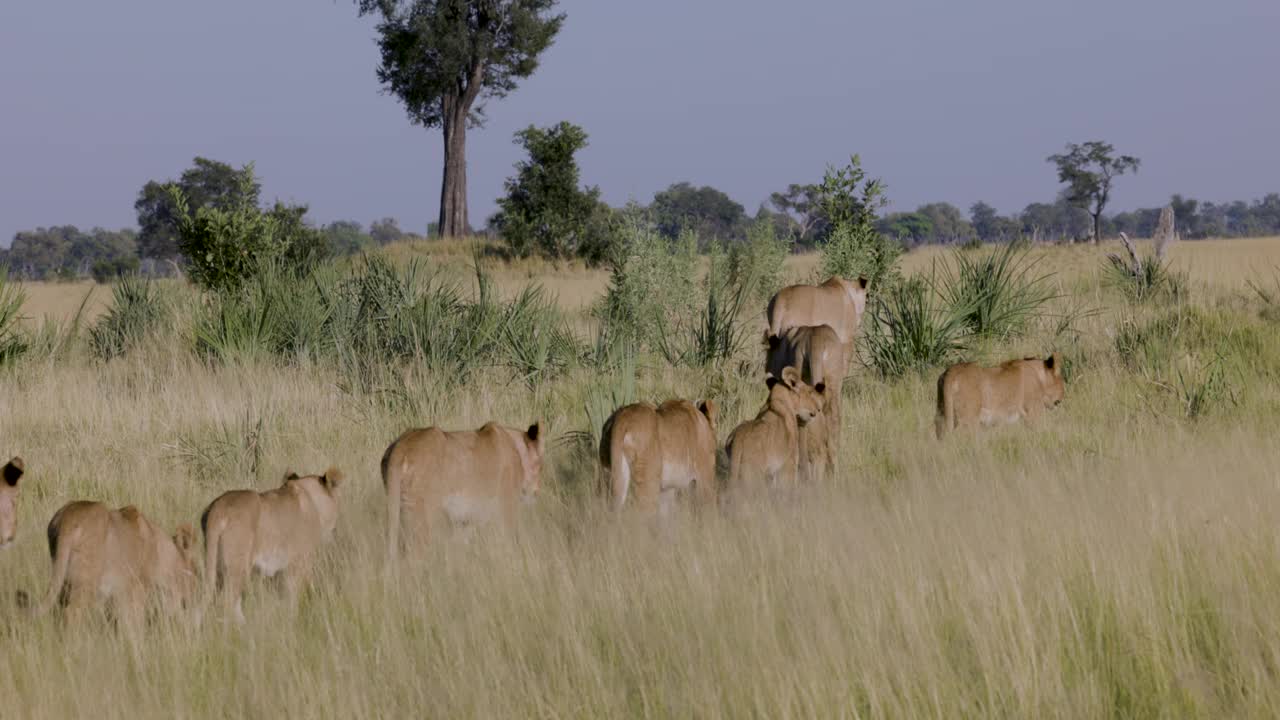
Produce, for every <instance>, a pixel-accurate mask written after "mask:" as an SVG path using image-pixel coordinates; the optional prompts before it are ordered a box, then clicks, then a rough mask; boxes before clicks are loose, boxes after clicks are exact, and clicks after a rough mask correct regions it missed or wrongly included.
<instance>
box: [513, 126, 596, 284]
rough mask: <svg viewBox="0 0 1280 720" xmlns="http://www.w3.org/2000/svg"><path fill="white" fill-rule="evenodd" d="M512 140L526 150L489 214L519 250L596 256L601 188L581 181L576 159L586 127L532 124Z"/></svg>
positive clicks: (555, 255) (558, 255)
mask: <svg viewBox="0 0 1280 720" xmlns="http://www.w3.org/2000/svg"><path fill="white" fill-rule="evenodd" d="M515 142H516V144H518V145H520V146H521V147H523V148H524V149H525V151H526V152H527V153H528V154H529V157H528V159H527V160H522V161H520V162H518V163H516V174H515V177H512V178H510V179H509V180H507V182H506V188H507V194H506V196H505V197H503V198H500V199H499V200H498V207H499V208H500V209H499V211H498V213H497V214H496V215H494V216H493V218H492V219H491V220H490V224H491V225H492V226H493V228H494V229H495V230H497V231H498V232H500V233H501V234H502V236H503V238H504V239H505V240H506V241H507V243H508V244H509V245H510V246H511V248H512V250H514V251H515V253H516V254H517V255H522V256H524V255H530V254H532V253H534V252H539V253H541V254H543V255H546V256H549V257H553V258H568V257H573V256H575V255H583V256H589V259H592V258H594V259H600V257H599V256H600V255H601V254H602V252H603V248H601V247H600V245H601V243H602V242H606V239H605V238H603V237H602V236H601V233H602V232H604V230H605V228H604V226H603V225H602V224H601V220H602V218H601V217H600V215H601V213H607V212H608V209H607V208H605V207H603V203H601V202H600V189H599V188H597V187H587V188H581V187H579V180H578V176H579V171H578V161H577V159H576V158H575V157H574V156H575V155H576V154H577V152H578V151H579V150H581V149H582V148H585V147H586V146H587V133H586V131H584V130H583V129H582V128H580V127H578V126H577V125H574V124H572V123H568V122H561V123H559V124H557V125H553V126H551V127H548V128H538V127H534V126H532V125H530V126H529V127H527V128H525V129H524V130H521V131H519V132H517V133H516V134H515Z"/></svg>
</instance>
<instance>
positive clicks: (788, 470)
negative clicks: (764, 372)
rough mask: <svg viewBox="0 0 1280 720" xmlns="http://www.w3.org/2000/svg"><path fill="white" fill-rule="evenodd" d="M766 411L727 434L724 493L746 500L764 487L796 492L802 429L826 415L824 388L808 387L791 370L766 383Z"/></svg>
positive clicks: (797, 372) (788, 368) (793, 370)
mask: <svg viewBox="0 0 1280 720" xmlns="http://www.w3.org/2000/svg"><path fill="white" fill-rule="evenodd" d="M765 384H766V387H767V388H768V390H769V396H768V398H767V399H766V400H765V404H764V407H763V408H761V410H760V413H759V414H758V415H756V417H755V418H754V419H752V420H748V421H746V422H744V423H742V424H741V425H739V426H738V427H737V428H735V429H734V431H733V433H732V434H731V435H730V436H729V441H728V443H726V445H725V447H726V449H727V451H728V454H729V480H728V488H727V489H726V493H727V494H729V495H731V496H733V497H742V496H747V495H751V494H754V493H758V492H759V491H761V490H764V489H766V488H794V487H795V485H796V482H797V480H798V477H799V472H800V427H801V426H802V425H805V424H807V423H809V422H811V421H812V420H813V419H814V418H816V417H818V416H819V415H820V414H821V413H822V406H823V403H824V399H823V396H824V395H825V393H826V387H825V386H824V385H822V384H819V385H818V386H816V387H814V386H810V385H809V384H807V383H805V382H804V381H803V380H801V379H800V373H799V371H797V370H796V369H795V368H793V367H785V368H783V370H782V374H781V377H780V378H775V377H774V376H772V375H770V376H768V378H767V379H766V380H765Z"/></svg>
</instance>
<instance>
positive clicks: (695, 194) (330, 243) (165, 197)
mask: <svg viewBox="0 0 1280 720" xmlns="http://www.w3.org/2000/svg"><path fill="white" fill-rule="evenodd" d="M567 162H568V163H572V159H571V158H570V159H569V160H568V161H567ZM572 169H573V171H574V172H573V178H574V180H573V182H572V183H571V184H574V185H576V166H572ZM509 184H510V183H509ZM174 190H177V191H180V194H181V196H182V197H184V198H185V200H186V203H187V208H186V212H188V213H190V214H196V213H199V212H200V210H201V208H207V209H226V208H229V207H233V206H237V205H240V206H243V205H246V204H248V205H253V206H259V207H263V212H264V213H268V214H274V215H275V216H277V217H278V218H281V219H288V220H290V221H291V222H292V223H294V224H295V225H298V226H299V227H301V230H295V232H305V233H306V234H308V236H309V237H308V240H307V245H308V246H309V247H311V248H314V250H313V251H310V252H313V253H314V254H319V255H324V256H330V257H335V256H344V255H351V254H355V253H359V252H361V251H363V250H366V249H369V248H374V247H378V246H381V245H386V244H388V243H392V242H397V241H400V240H407V239H413V238H416V237H420V236H417V235H413V234H411V233H406V232H404V231H403V230H401V229H400V227H399V225H398V223H397V222H396V220H394V219H392V218H384V219H381V220H377V221H375V222H373V223H372V224H371V225H370V226H369V227H368V228H365V227H364V226H362V225H361V224H360V223H358V222H354V221H350V220H346V221H339V222H334V223H330V224H327V225H322V226H319V227H316V226H314V225H313V224H312V223H309V222H307V220H306V213H307V210H308V208H307V206H305V205H296V206H287V205H283V204H281V203H275V204H274V206H273V207H270V208H268V207H265V206H263V205H262V203H261V198H260V193H261V187H260V185H259V183H258V182H257V180H256V179H255V178H254V176H253V173H252V166H251V165H250V166H246V167H244V168H234V167H232V166H230V165H227V164H225V163H221V162H217V161H214V160H208V159H206V158H196V159H195V161H194V163H193V165H192V167H191V168H189V169H188V170H186V171H185V172H184V173H183V174H182V176H181V177H180V178H179V179H178V180H176V181H174V180H170V181H166V182H156V181H152V182H148V183H147V184H146V185H144V186H143V187H142V189H141V190H140V191H139V193H138V199H137V202H136V203H135V204H134V209H135V211H136V213H137V217H138V229H137V230H133V229H124V230H115V231H111V230H104V229H102V228H93V229H91V230H80V229H78V228H76V227H74V226H71V225H64V226H56V227H49V228H37V229H35V230H27V231H23V232H19V233H17V234H16V235H15V236H14V237H13V242H12V245H11V246H10V247H9V248H8V249H0V266H8V268H9V273H10V275H11V276H13V277H16V278H19V279H24V280H48V279H76V278H87V277H92V278H94V279H96V280H98V281H100V282H104V281H107V280H110V279H112V278H114V277H117V276H118V275H121V274H130V273H142V274H145V275H171V274H174V273H175V272H176V271H177V270H178V269H179V268H181V267H182V266H183V264H184V259H183V257H182V252H181V249H180V248H179V240H178V236H179V233H178V221H179V216H180V211H179V209H178V207H177V206H176V205H175V202H174V198H175V193H174V192H173V191H174ZM522 192H523V191H522ZM592 192H593V193H596V194H594V195H593V194H590V193H583V196H584V197H586V198H588V199H587V200H584V201H583V202H582V203H580V204H582V205H583V208H585V210H583V213H580V214H584V217H585V218H587V220H584V222H583V224H584V225H586V226H588V228H590V227H592V226H594V225H597V224H599V223H596V222H595V221H594V220H590V219H591V218H595V217H598V216H599V213H596V212H594V211H592V210H591V208H592V207H594V205H596V204H599V205H600V206H601V207H603V208H604V209H605V212H606V213H610V214H612V215H616V216H618V217H632V218H644V219H645V221H646V222H647V223H648V224H650V225H651V226H652V227H653V229H654V230H656V231H657V232H658V233H659V234H661V235H663V236H666V237H669V238H675V237H677V236H678V235H679V234H680V233H681V232H682V231H685V230H690V231H693V232H694V233H695V234H696V235H697V237H699V238H701V239H702V240H703V241H704V242H710V241H712V240H720V241H723V242H727V243H731V244H732V243H734V242H739V241H743V240H745V239H746V237H747V232H748V229H749V228H750V227H752V225H753V224H756V223H759V222H766V223H770V224H772V225H773V226H774V229H775V231H776V232H777V234H778V235H779V236H780V237H789V238H792V240H793V241H794V247H795V248H796V249H799V250H805V249H812V248H815V247H817V246H819V245H821V244H822V243H824V242H825V241H826V239H827V237H828V236H829V234H830V232H831V228H832V223H831V221H830V219H829V218H828V217H827V213H828V211H829V203H828V202H826V201H825V200H824V194H823V193H824V191H823V189H822V187H821V186H819V185H816V184H815V185H800V184H796V185H790V186H788V187H787V189H786V190H784V191H781V192H776V193H773V194H772V195H771V196H770V197H769V200H768V201H767V202H765V203H762V204H761V205H760V207H759V208H758V209H757V211H756V213H755V214H754V216H751V215H749V214H748V213H747V211H746V208H744V207H743V206H742V205H741V204H740V203H738V202H736V201H735V200H733V199H732V198H731V197H729V196H728V195H727V194H726V193H724V192H722V191H720V190H717V189H716V188H713V187H707V186H703V187H697V186H694V185H692V184H690V183H687V182H681V183H675V184H673V185H671V186H670V187H668V188H667V189H665V190H662V191H660V192H658V193H656V194H655V195H654V198H653V201H652V202H651V203H650V204H648V205H641V204H638V203H631V204H629V205H628V206H627V207H626V208H624V209H623V210H622V211H610V210H608V208H607V206H604V205H603V203H600V201H599V200H598V199H597V198H598V192H599V191H598V190H595V189H592ZM517 194H519V193H517ZM561 194H563V193H561ZM508 204H509V203H508ZM1169 204H1170V205H1172V206H1173V209H1174V214H1175V218H1176V222H1177V228H1178V232H1179V233H1180V234H1181V236H1182V237H1183V238H1185V239H1188V240H1194V239H1201V238H1210V237H1247V236H1265V235H1280V193H1271V194H1269V195H1266V196H1265V197H1263V198H1261V199H1259V200H1254V201H1252V202H1245V201H1239V200H1238V201H1235V202H1228V203H1212V202H1201V201H1198V200H1195V199H1193V198H1187V197H1183V196H1182V195H1174V196H1173V197H1172V198H1171V199H1170V203H1169ZM551 211H552V214H554V212H556V211H557V210H555V208H551ZM563 212H568V211H567V210H564V211H563ZM502 215H503V213H499V214H498V215H496V216H495V219H496V220H500V219H501V218H502ZM1159 215H1160V208H1141V209H1138V210H1132V211H1127V212H1121V213H1116V214H1113V215H1104V216H1103V217H1102V231H1103V234H1104V235H1112V236H1114V235H1116V234H1119V233H1121V232H1124V233H1127V234H1129V235H1130V236H1133V237H1150V236H1151V234H1152V233H1153V231H1154V230H1155V226H1156V222H1157V220H1158V219H1159ZM1090 222H1091V220H1090V216H1089V213H1088V212H1087V211H1085V210H1083V209H1081V208H1080V207H1076V206H1074V205H1073V204H1071V203H1070V202H1069V201H1068V200H1067V198H1066V197H1065V196H1063V197H1059V198H1058V199H1057V200H1056V201H1054V202H1052V203H1032V204H1030V205H1028V206H1027V207H1026V208H1024V209H1023V210H1022V212H1020V213H1017V214H1016V215H1001V214H999V213H998V212H997V211H996V209H995V208H993V207H992V206H991V205H988V204H987V203H983V202H978V203H974V204H973V205H972V206H971V207H970V208H969V211H968V213H965V212H964V211H962V210H961V209H960V208H958V207H956V206H955V205H952V204H950V203H946V202H936V203H928V204H925V205H921V206H920V207H918V208H916V209H915V210H914V211H912V212H894V213H890V214H888V215H886V216H884V217H882V218H879V219H877V220H876V221H875V223H876V225H875V227H876V228H877V229H878V230H879V231H880V233H882V234H883V235H885V236H887V237H890V238H893V239H896V240H898V241H899V242H900V243H902V244H903V245H904V246H906V247H908V248H909V247H914V246H917V245H924V244H941V243H964V242H973V241H983V242H1006V241H1009V240H1013V239H1017V238H1027V239H1030V240H1033V241H1055V242H1056V241H1064V240H1083V239H1086V238H1087V237H1089V234H1090ZM286 224H287V223H286ZM511 224H512V223H511V222H510V219H509V218H508V219H507V225H511ZM545 224H546V223H545V222H543V223H542V225H545ZM612 224H615V225H616V223H612ZM609 225H610V223H604V224H603V225H601V226H602V227H605V230H604V231H602V232H599V233H595V234H599V235H600V236H601V238H602V239H601V240H599V241H598V242H597V244H600V243H603V244H605V245H607V244H608V243H609V236H610V235H611V234H612V233H611V231H609V229H608V226H609ZM491 226H493V227H491V228H489V229H488V230H481V231H479V232H491V233H492V234H495V235H496V234H498V233H497V229H498V228H499V227H502V223H500V222H495V221H493V220H491ZM503 229H504V230H508V232H511V231H510V230H509V229H507V228H503ZM427 234H428V235H432V234H434V228H431V227H429V228H428V229H427ZM588 234H591V233H588ZM508 240H511V238H508ZM578 254H579V255H583V252H582V251H579V252H578ZM593 254H594V255H595V256H596V259H597V260H599V259H603V258H605V257H607V255H608V252H607V248H605V249H601V248H596V249H595V250H594V251H593ZM584 256H585V255H584Z"/></svg>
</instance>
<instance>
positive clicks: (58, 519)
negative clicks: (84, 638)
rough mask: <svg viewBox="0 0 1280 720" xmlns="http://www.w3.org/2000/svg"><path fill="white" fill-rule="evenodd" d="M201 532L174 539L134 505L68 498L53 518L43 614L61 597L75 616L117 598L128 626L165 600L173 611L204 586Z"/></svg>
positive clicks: (182, 531) (183, 531)
mask: <svg viewBox="0 0 1280 720" xmlns="http://www.w3.org/2000/svg"><path fill="white" fill-rule="evenodd" d="M195 541H196V536H195V530H193V529H192V528H191V526H190V525H182V526H180V527H179V528H178V530H177V532H176V533H175V534H174V535H173V536H172V537H170V536H169V535H168V534H166V533H165V532H164V531H162V530H161V529H160V528H158V527H156V525H155V524H154V523H152V522H151V521H150V520H148V519H147V518H146V517H145V516H144V515H143V514H142V513H141V512H139V511H138V509H137V508H135V507H133V506H132V505H130V506H127V507H122V508H120V509H119V510H112V509H111V508H109V507H107V506H106V505H104V504H102V503H99V502H88V501H83V500H80V501H75V502H71V503H68V504H66V505H64V506H62V508H61V509H60V510H58V512H57V513H55V514H54V516H53V519H52V520H50V521H49V556H50V558H51V560H52V561H53V572H52V576H51V577H50V580H49V589H48V590H47V591H46V593H45V597H44V600H43V601H42V602H41V603H40V605H39V606H38V607H37V608H36V610H35V613H36V614H37V615H40V614H43V613H45V612H47V611H48V610H49V609H50V608H51V607H53V605H54V604H55V603H57V602H58V601H59V600H61V601H62V602H63V603H64V604H65V606H66V613H67V619H68V621H74V620H75V619H76V618H78V617H79V616H80V615H81V614H82V613H83V612H84V611H85V610H87V609H90V608H92V607H95V606H98V605H102V604H107V603H110V605H111V606H112V608H113V609H114V611H115V613H116V614H117V616H118V617H119V618H120V619H121V620H122V621H124V622H125V623H126V624H127V625H130V626H135V627H136V626H138V625H139V624H141V622H142V621H143V620H144V618H145V613H146V607H147V604H148V602H150V601H152V600H156V601H159V603H160V604H161V607H162V608H163V609H164V610H165V611H166V612H168V613H170V614H172V613H176V612H177V611H178V610H179V609H181V608H182V607H183V606H184V605H188V606H189V605H191V604H193V601H194V600H195V597H196V593H197V591H198V588H199V568H198V566H197V564H196V553H195Z"/></svg>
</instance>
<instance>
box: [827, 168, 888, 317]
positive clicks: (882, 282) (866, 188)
mask: <svg viewBox="0 0 1280 720" xmlns="http://www.w3.org/2000/svg"><path fill="white" fill-rule="evenodd" d="M820 192H821V197H822V198H823V205H824V208H825V211H826V214H827V217H828V219H829V221H830V223H831V226H832V230H831V234H830V235H829V236H828V237H827V239H826V241H825V242H824V243H823V245H822V264H821V272H822V274H823V276H824V277H831V276H832V275H839V276H840V277H843V278H847V279H853V278H856V277H865V278H867V280H869V281H870V283H871V287H872V288H873V289H875V290H876V291H877V292H878V291H879V289H880V288H883V287H886V286H888V285H891V284H893V283H895V282H897V279H898V275H897V264H898V258H899V257H901V256H902V245H901V244H899V243H898V242H897V241H896V240H892V239H890V238H888V237H886V236H884V235H883V234H881V233H880V231H879V230H877V229H876V211H877V210H878V209H879V208H880V207H882V206H883V205H884V203H885V198H884V186H883V185H882V184H881V183H880V181H879V180H868V179H867V178H866V171H864V170H863V169H862V163H861V161H860V160H859V158H858V156H857V155H854V156H853V157H852V158H851V159H850V161H849V165H847V166H846V167H843V168H838V169H837V168H831V169H828V170H827V174H826V176H825V177H824V178H823V180H822V185H821V190H820Z"/></svg>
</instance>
